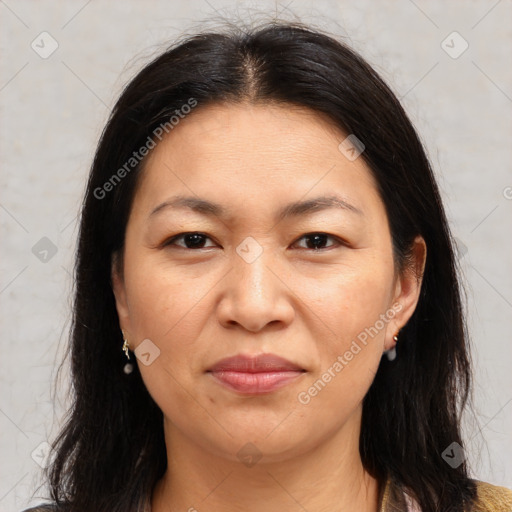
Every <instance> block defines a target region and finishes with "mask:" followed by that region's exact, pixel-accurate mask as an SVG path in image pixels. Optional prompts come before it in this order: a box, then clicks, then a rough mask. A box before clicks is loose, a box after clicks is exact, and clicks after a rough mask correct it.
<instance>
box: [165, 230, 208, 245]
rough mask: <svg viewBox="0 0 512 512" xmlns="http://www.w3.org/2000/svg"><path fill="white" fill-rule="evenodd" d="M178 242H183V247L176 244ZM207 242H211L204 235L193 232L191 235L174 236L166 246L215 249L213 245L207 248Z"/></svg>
mask: <svg viewBox="0 0 512 512" xmlns="http://www.w3.org/2000/svg"><path fill="white" fill-rule="evenodd" d="M178 240H183V245H182V244H178V243H176V241H178ZM207 240H210V238H209V237H208V236H206V235H205V234H204V233H198V232H191V233H180V234H179V235H176V236H174V237H173V238H171V239H170V240H169V241H167V242H165V244H164V245H165V246H166V247H167V246H172V245H176V246H178V247H181V248H183V249H205V248H207V247H214V246H213V245H210V246H207V247H205V243H206V241H207Z"/></svg>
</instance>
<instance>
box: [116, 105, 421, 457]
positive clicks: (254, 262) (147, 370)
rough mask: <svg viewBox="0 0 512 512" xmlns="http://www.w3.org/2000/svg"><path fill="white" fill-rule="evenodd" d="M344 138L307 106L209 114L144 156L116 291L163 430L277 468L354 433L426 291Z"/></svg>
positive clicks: (230, 108) (221, 109) (207, 110)
mask: <svg viewBox="0 0 512 512" xmlns="http://www.w3.org/2000/svg"><path fill="white" fill-rule="evenodd" d="M346 136H347V134H344V133H343V132H341V131H340V130H339V129H337V128H336V127H335V126H333V124H332V123H331V122H330V121H329V120H328V119H326V118H324V117H322V116H321V115H319V114H318V113H315V112H312V111H309V110H306V109H296V108H295V107H291V106H290V107H286V108H285V107H283V106H270V105H265V106H261V105H259V106H255V105H249V104H238V105H214V106H208V107H202V108H198V109H197V110H196V111H195V112H193V113H192V114H190V115H189V116H188V117H187V118H185V119H184V120H182V121H181V122H180V124H179V125H177V126H176V127H175V128H174V129H173V131H172V132H171V133H170V135H169V136H168V138H167V139H164V140H163V141H162V142H161V143H160V144H159V145H158V146H157V147H156V148H155V149H154V150H153V151H152V153H151V154H150V155H149V157H148V159H147V161H146V166H145V169H144V173H143V175H142V180H141V181H140V183H139V186H138V189H137V192H136V195H135V198H134V202H133V205H132V210H131V214H130V217H129V221H128V225H127V229H126V241H125V247H124V253H123V264H122V268H120V267H118V266H117V265H115V264H114V265H113V285H114V292H115V296H116V303H117V310H118V313H119V319H120V324H121V327H122V328H123V329H124V331H125V333H126V336H127V338H128V339H129V341H130V345H131V349H132V350H136V355H137V364H138V366H139V368H140V371H141V374H142V378H143V380H144V383H145V385H146V387H147V389H148V391H149V393H150V394H151V395H152V397H153V399H154V400H155V402H156V403H157V404H158V406H159V407H160V408H161V410H162V411H163V414H164V418H165V428H166V436H167V435H171V437H172V436H175V437H176V438H178V437H180V438H182V439H187V440H188V442H189V443H191V444H193V445H195V446H197V447H199V448H201V449H203V450H207V451H209V452H212V453H215V454H216V455H220V456H223V457H225V458H226V459H231V460H236V459H237V453H238V456H240V450H241V449H242V452H241V453H242V454H243V453H244V450H249V451H250V450H257V451H258V452H260V453H261V454H263V456H265V457H266V460H280V459H286V458H287V457H288V458H289V457H293V456H298V455H300V454H301V453H305V452H306V451H308V450H311V449H312V448H314V447H315V446H319V445H320V444H321V443H322V442H323V441H325V440H327V439H328V438H330V437H333V436H336V435H338V434H339V433H340V432H342V431H343V430H344V429H347V428H349V426H351V427H353V428H354V429H356V430H357V428H358V425H359V421H360V414H361V402H362V400H363V398H364V396H365V394H366V393H367V391H368V389H369V387H370V385H371V383H372V380H373V378H374V375H375V373H376V371H377V368H378V365H379V362H380V359H381V357H382V355H383V351H385V350H386V349H389V348H391V347H392V346H393V344H394V341H393V335H394V334H396V332H397V331H398V330H399V328H400V327H401V326H403V325H404V324H405V323H406V322H407V320H408V318H409V317H410V315H411V314H412V312H413V310H414V307H415V305H416V302H417V298H418V293H419V286H420V283H419V282H418V280H417V279H416V276H415V275H414V272H407V271H405V272H403V273H402V274H400V275H399V274H397V273H396V271H395V263H394V261H393V252H392V240H391V234H390V231H389V227H388V220H387V216H386V211H385V208H384V204H383V202H382V200H381V198H380V196H379V193H378V191H377V187H376V183H375V181H374V178H373V176H372V174H371V172H370V170H369V168H368V167H367V166H366V165H365V163H364V162H363V159H362V158H357V159H355V160H353V161H352V160H351V159H348V158H346V156H345V155H344V154H343V153H342V152H341V151H340V150H339V149H338V146H339V145H340V143H341V142H342V141H343V140H344V139H345V138H346ZM416 246H417V248H415V249H414V254H416V255H417V258H416V259H417V262H418V265H419V266H420V267H421V265H422V261H423V259H424V246H423V245H422V243H420V241H417V243H416ZM422 247H423V249H422ZM127 378H129V377H127ZM166 441H167V442H170V441H171V440H169V439H166ZM247 443H252V445H254V446H252V445H250V447H248V446H249V445H247ZM254 447H257V448H254ZM249 455H250V454H249Z"/></svg>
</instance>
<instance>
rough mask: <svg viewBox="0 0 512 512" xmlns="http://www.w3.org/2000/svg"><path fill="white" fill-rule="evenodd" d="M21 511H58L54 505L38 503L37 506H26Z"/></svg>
mask: <svg viewBox="0 0 512 512" xmlns="http://www.w3.org/2000/svg"><path fill="white" fill-rule="evenodd" d="M22 512H58V508H57V506H56V505H38V506H37V507H32V508H27V509H25V510H23V511H22Z"/></svg>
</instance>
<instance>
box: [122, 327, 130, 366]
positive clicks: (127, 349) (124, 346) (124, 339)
mask: <svg viewBox="0 0 512 512" xmlns="http://www.w3.org/2000/svg"><path fill="white" fill-rule="evenodd" d="M121 332H122V333H123V341H124V343H123V348H122V350H123V352H124V353H125V355H126V357H127V358H128V359H130V353H129V350H130V343H129V342H128V340H127V339H126V334H125V333H124V331H123V330H122V329H121Z"/></svg>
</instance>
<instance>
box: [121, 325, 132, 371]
mask: <svg viewBox="0 0 512 512" xmlns="http://www.w3.org/2000/svg"><path fill="white" fill-rule="evenodd" d="M121 332H122V333H123V342H124V343H123V348H122V350H123V352H124V353H125V355H126V357H127V358H128V359H130V352H129V350H130V343H129V341H128V339H127V338H126V334H125V333H124V331H123V330H122V329H121ZM123 371H124V373H126V375H129V374H130V373H132V372H133V364H131V363H126V364H125V365H124V368H123Z"/></svg>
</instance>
